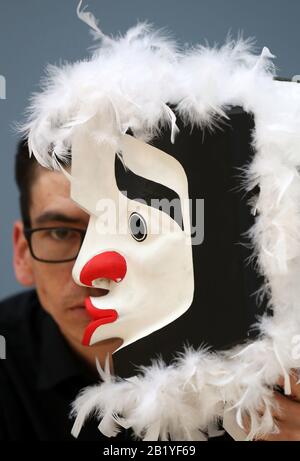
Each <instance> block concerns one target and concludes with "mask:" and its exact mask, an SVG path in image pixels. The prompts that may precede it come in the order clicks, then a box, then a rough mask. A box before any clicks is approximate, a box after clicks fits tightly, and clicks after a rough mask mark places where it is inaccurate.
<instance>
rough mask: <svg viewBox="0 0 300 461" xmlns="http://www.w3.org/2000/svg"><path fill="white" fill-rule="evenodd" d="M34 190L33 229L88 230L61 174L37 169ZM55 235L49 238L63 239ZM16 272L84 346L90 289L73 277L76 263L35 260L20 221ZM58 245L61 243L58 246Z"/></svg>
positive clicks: (45, 307) (69, 332)
mask: <svg viewBox="0 0 300 461" xmlns="http://www.w3.org/2000/svg"><path fill="white" fill-rule="evenodd" d="M37 168H38V172H37V174H36V177H35V179H34V182H33V184H32V187H31V206H30V219H31V227H32V228H43V227H56V226H57V227H67V228H78V229H82V230H85V229H86V227H87V225H88V220H89V216H88V215H87V214H86V213H85V212H84V211H82V210H81V209H80V208H78V207H77V206H76V205H75V204H74V202H73V201H72V200H71V198H70V186H69V182H68V180H67V179H66V178H65V176H64V175H63V174H62V173H58V172H52V171H49V170H46V169H44V168H41V167H39V166H38V167H37ZM60 237H61V236H60V235H59V234H58V235H56V234H55V233H53V234H51V236H50V235H49V238H52V239H53V238H54V239H57V238H60ZM14 243H15V269H16V274H17V278H18V279H19V281H20V282H21V283H23V284H25V285H31V284H33V285H35V287H36V290H37V293H38V296H39V299H40V302H41V305H42V306H43V308H44V309H45V310H46V311H47V312H48V313H49V314H50V315H51V316H52V317H53V318H54V320H55V321H56V323H57V324H58V326H59V328H60V329H61V331H62V332H63V333H64V334H65V335H66V336H67V337H69V338H71V339H72V340H73V341H75V342H77V343H81V340H82V336H83V332H84V330H85V328H86V326H87V325H88V323H89V319H90V317H89V315H88V314H87V312H86V310H85V306H84V300H85V298H86V297H87V296H88V295H91V294H92V293H93V294H94V295H97V296H99V295H101V294H103V293H104V292H103V290H102V291H101V290H97V291H96V290H91V289H89V288H86V287H80V286H78V285H77V284H76V283H75V282H74V281H73V278H72V268H73V265H74V261H71V262H65V263H59V264H50V263H45V262H40V261H37V260H35V259H34V258H33V257H32V256H31V254H30V251H29V247H28V243H27V241H26V239H25V237H24V234H23V231H22V225H21V223H20V222H18V223H16V225H15V238H14ZM58 244H59V243H58Z"/></svg>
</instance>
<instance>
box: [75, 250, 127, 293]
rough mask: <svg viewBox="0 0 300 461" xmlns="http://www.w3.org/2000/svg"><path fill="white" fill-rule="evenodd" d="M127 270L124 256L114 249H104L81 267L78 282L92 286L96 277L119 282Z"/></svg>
mask: <svg viewBox="0 0 300 461" xmlns="http://www.w3.org/2000/svg"><path fill="white" fill-rule="evenodd" d="M126 271H127V264H126V260H125V258H124V257H123V256H122V255H120V254H119V253H118V252H116V251H105V252H103V253H100V254H98V255H96V256H94V257H93V258H92V259H90V260H89V261H88V262H87V263H86V264H85V265H84V266H83V268H82V270H81V272H80V282H81V283H82V284H83V285H86V286H89V287H92V286H93V281H94V280H97V279H108V280H113V281H114V282H121V280H123V279H124V277H125V275H126Z"/></svg>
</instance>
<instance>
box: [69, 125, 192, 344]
mask: <svg viewBox="0 0 300 461" xmlns="http://www.w3.org/2000/svg"><path fill="white" fill-rule="evenodd" d="M91 132H92V130H90V131H89V129H88V128H87V129H86V130H85V129H83V131H82V133H79V135H78V136H77V137H76V139H75V140H73V143H72V179H71V182H72V187H71V195H72V198H73V200H74V201H75V202H76V203H78V205H79V206H81V207H82V208H83V209H85V210H86V211H87V213H89V214H90V216H91V218H90V222H89V226H88V230H87V234H86V238H85V240H84V242H83V245H82V247H81V251H80V253H79V256H78V258H77V260H76V263H75V265H74V269H73V275H74V279H75V280H76V281H77V283H78V284H81V285H85V286H95V287H101V288H106V289H108V290H109V292H108V294H106V295H105V296H104V297H103V298H94V297H89V298H88V299H87V300H86V307H87V310H88V311H89V312H90V313H91V315H92V317H93V322H91V324H90V325H89V327H88V328H87V329H86V331H85V336H84V344H86V345H91V344H94V343H96V342H98V341H102V340H106V339H109V338H112V337H118V338H122V340H123V346H126V345H128V344H130V343H132V342H134V341H136V340H138V339H140V338H142V337H143V336H146V335H148V334H150V333H152V332H154V331H155V330H158V329H160V328H162V327H163V326H165V325H167V324H168V323H170V322H172V321H174V320H175V319H176V318H178V317H179V316H180V315H182V314H183V313H184V312H185V311H186V310H187V309H188V308H189V307H190V305H191V303H192V299H193V292H194V277H193V262H192V248H191V241H190V231H189V229H190V223H189V207H188V183H187V177H186V174H185V172H184V170H183V168H182V166H181V165H180V163H179V162H178V161H177V160H176V159H174V158H173V157H171V156H170V155H167V154H166V153H164V152H162V151H160V150H158V149H155V148H153V147H151V146H149V145H147V144H145V143H142V142H139V141H137V140H136V139H134V138H133V137H131V136H126V135H125V136H123V138H122V157H121V159H120V158H119V157H118V155H116V152H115V149H114V148H113V147H112V146H109V145H101V146H99V144H98V143H97V142H96V141H95V139H93V136H92V135H91ZM122 165H123V166H122ZM133 188H134V189H135V190H133ZM124 191H126V194H127V196H126V195H125V194H124ZM152 198H155V199H157V200H166V199H167V201H168V200H172V199H175V201H176V207H175V210H176V211H175V217H174V216H172V214H171V213H170V212H168V211H167V208H165V209H164V210H165V211H161V210H160V209H159V207H155V206H152V204H151V205H149V203H150V202H149V199H152ZM136 199H142V200H144V203H141V202H140V201H137V200H136ZM183 229H184V230H183Z"/></svg>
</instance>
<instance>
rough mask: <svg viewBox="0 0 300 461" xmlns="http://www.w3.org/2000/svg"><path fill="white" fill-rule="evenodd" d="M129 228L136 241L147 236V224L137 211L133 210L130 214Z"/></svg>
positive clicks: (140, 240)
mask: <svg viewBox="0 0 300 461" xmlns="http://www.w3.org/2000/svg"><path fill="white" fill-rule="evenodd" d="M129 228H130V232H131V235H132V237H133V238H134V239H135V240H137V241H138V242H142V241H143V240H145V238H146V237H147V224H146V221H145V219H144V218H143V216H141V215H140V214H139V213H136V212H135V213H132V214H131V215H130V217H129Z"/></svg>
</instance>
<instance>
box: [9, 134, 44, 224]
mask: <svg viewBox="0 0 300 461" xmlns="http://www.w3.org/2000/svg"><path fill="white" fill-rule="evenodd" d="M38 168H39V164H38V162H37V161H36V159H35V157H34V156H33V155H32V156H31V157H30V156H29V150H28V144H27V140H21V141H19V142H18V145H17V152H16V161H15V180H16V183H17V186H18V189H19V204H20V211H21V217H22V220H23V223H24V227H30V215H29V209H30V204H31V187H32V184H33V181H34V179H35V176H36V173H37V170H38Z"/></svg>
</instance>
